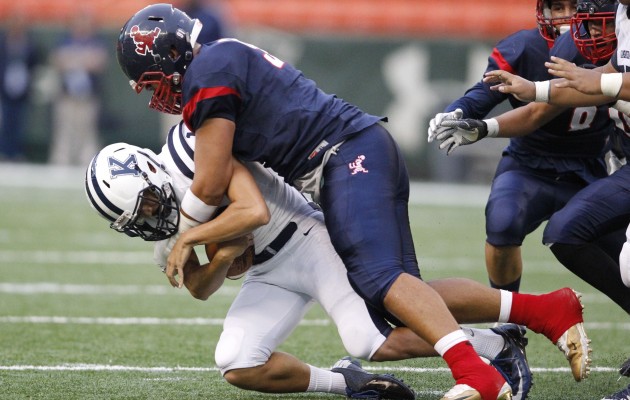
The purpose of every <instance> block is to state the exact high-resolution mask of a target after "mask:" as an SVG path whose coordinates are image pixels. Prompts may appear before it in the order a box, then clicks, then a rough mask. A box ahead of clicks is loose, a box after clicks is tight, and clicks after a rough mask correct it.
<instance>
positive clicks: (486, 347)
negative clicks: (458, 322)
mask: <svg viewBox="0 0 630 400" xmlns="http://www.w3.org/2000/svg"><path fill="white" fill-rule="evenodd" d="M462 330H463V331H464V333H465V334H466V336H467V337H468V341H469V342H470V343H471V344H472V346H473V348H474V349H475V351H476V352H477V354H479V355H480V356H482V357H485V358H487V359H488V360H492V359H494V358H495V357H496V356H497V355H498V354H499V353H500V352H501V350H503V346H504V345H505V339H503V336H501V335H499V334H497V333H494V332H492V331H491V330H490V329H477V328H468V327H463V328H462Z"/></svg>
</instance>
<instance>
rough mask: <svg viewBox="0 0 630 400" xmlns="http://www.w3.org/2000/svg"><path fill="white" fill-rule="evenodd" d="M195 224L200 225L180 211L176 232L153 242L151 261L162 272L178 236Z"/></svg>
mask: <svg viewBox="0 0 630 400" xmlns="http://www.w3.org/2000/svg"><path fill="white" fill-rule="evenodd" d="M197 225H201V222H197V221H195V220H194V219H190V218H188V217H186V216H185V215H184V214H182V213H180V214H179V225H178V229H177V233H176V234H174V235H173V236H171V237H170V238H168V239H164V240H160V241H159V242H156V243H155V246H154V247H153V261H155V263H156V264H157V265H158V267H160V269H162V272H166V260H167V259H168V256H169V254H171V250H173V247H174V246H175V243H176V242H177V239H179V236H180V235H181V234H182V233H184V232H186V231H187V230H189V229H191V228H194V227H195V226H197Z"/></svg>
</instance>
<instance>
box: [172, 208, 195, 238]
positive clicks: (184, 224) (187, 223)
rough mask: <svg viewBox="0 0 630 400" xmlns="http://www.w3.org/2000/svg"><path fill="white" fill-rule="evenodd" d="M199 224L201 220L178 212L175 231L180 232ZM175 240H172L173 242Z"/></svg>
mask: <svg viewBox="0 0 630 400" xmlns="http://www.w3.org/2000/svg"><path fill="white" fill-rule="evenodd" d="M199 225H201V222H199V221H195V220H194V219H190V218H188V217H187V216H185V215H184V214H179V226H178V227H177V233H178V234H182V233H184V232H186V231H187V230H189V229H191V228H194V227H195V226H199ZM174 243H175V242H173V244H174Z"/></svg>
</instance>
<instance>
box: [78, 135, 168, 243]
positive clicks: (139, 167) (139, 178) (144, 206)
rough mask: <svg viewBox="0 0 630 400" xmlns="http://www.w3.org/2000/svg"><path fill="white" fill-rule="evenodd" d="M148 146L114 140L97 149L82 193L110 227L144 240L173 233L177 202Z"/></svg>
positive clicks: (89, 166) (155, 238) (165, 173)
mask: <svg viewBox="0 0 630 400" xmlns="http://www.w3.org/2000/svg"><path fill="white" fill-rule="evenodd" d="M158 160H159V159H158V156H157V155H156V154H155V153H153V152H152V151H151V150H149V149H142V148H139V147H136V146H132V145H129V144H126V143H114V144H110V145H109V146H106V147H104V148H103V149H102V150H101V151H100V152H98V153H97V154H96V155H95V156H94V158H93V159H92V161H91V162H90V164H89V165H88V168H87V171H86V173H85V193H86V195H87V198H88V201H89V203H90V205H91V206H92V208H93V209H94V210H96V211H97V212H98V214H99V215H100V216H101V217H103V218H105V219H106V220H108V221H110V227H111V228H112V229H114V230H116V231H118V232H123V233H125V234H127V235H128V236H132V237H135V236H139V237H141V238H142V239H144V240H147V241H156V240H163V239H167V238H169V237H171V236H173V235H174V234H175V233H177V227H178V224H179V206H178V203H177V199H176V197H175V193H174V191H173V186H172V179H171V176H170V175H169V174H168V173H167V172H166V170H165V169H164V166H163V165H162V164H161V163H160V162H159V161H158Z"/></svg>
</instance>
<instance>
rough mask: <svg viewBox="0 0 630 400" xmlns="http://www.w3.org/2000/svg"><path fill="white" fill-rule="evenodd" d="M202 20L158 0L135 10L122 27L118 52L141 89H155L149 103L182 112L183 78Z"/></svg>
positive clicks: (159, 108) (170, 112) (137, 88)
mask: <svg viewBox="0 0 630 400" xmlns="http://www.w3.org/2000/svg"><path fill="white" fill-rule="evenodd" d="M199 32H201V23H200V22H199V21H198V20H197V19H192V18H190V17H189V16H188V15H187V14H186V13H184V12H183V11H180V10H178V9H177V8H174V7H173V6H172V5H170V4H154V5H150V6H148V7H145V8H143V9H142V10H140V11H138V12H137V13H136V14H134V15H133V16H132V17H131V18H130V19H129V21H127V23H126V24H125V25H124V26H123V27H122V29H121V30H120V35H119V36H118V44H117V46H116V56H117V59H118V64H119V65H120V68H122V70H123V72H124V73H125V75H127V77H129V79H130V82H129V83H130V84H131V87H132V88H133V89H134V90H135V91H136V92H137V93H140V92H141V91H142V90H143V89H145V88H146V89H148V90H151V91H153V94H152V96H151V101H150V102H149V107H150V108H153V109H155V110H157V111H161V112H165V113H168V114H181V112H182V111H181V107H182V104H181V97H182V96H181V83H182V82H181V81H182V78H183V76H184V74H185V72H186V68H188V65H190V63H191V61H192V59H193V49H194V48H195V44H196V42H197V37H198V36H199Z"/></svg>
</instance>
